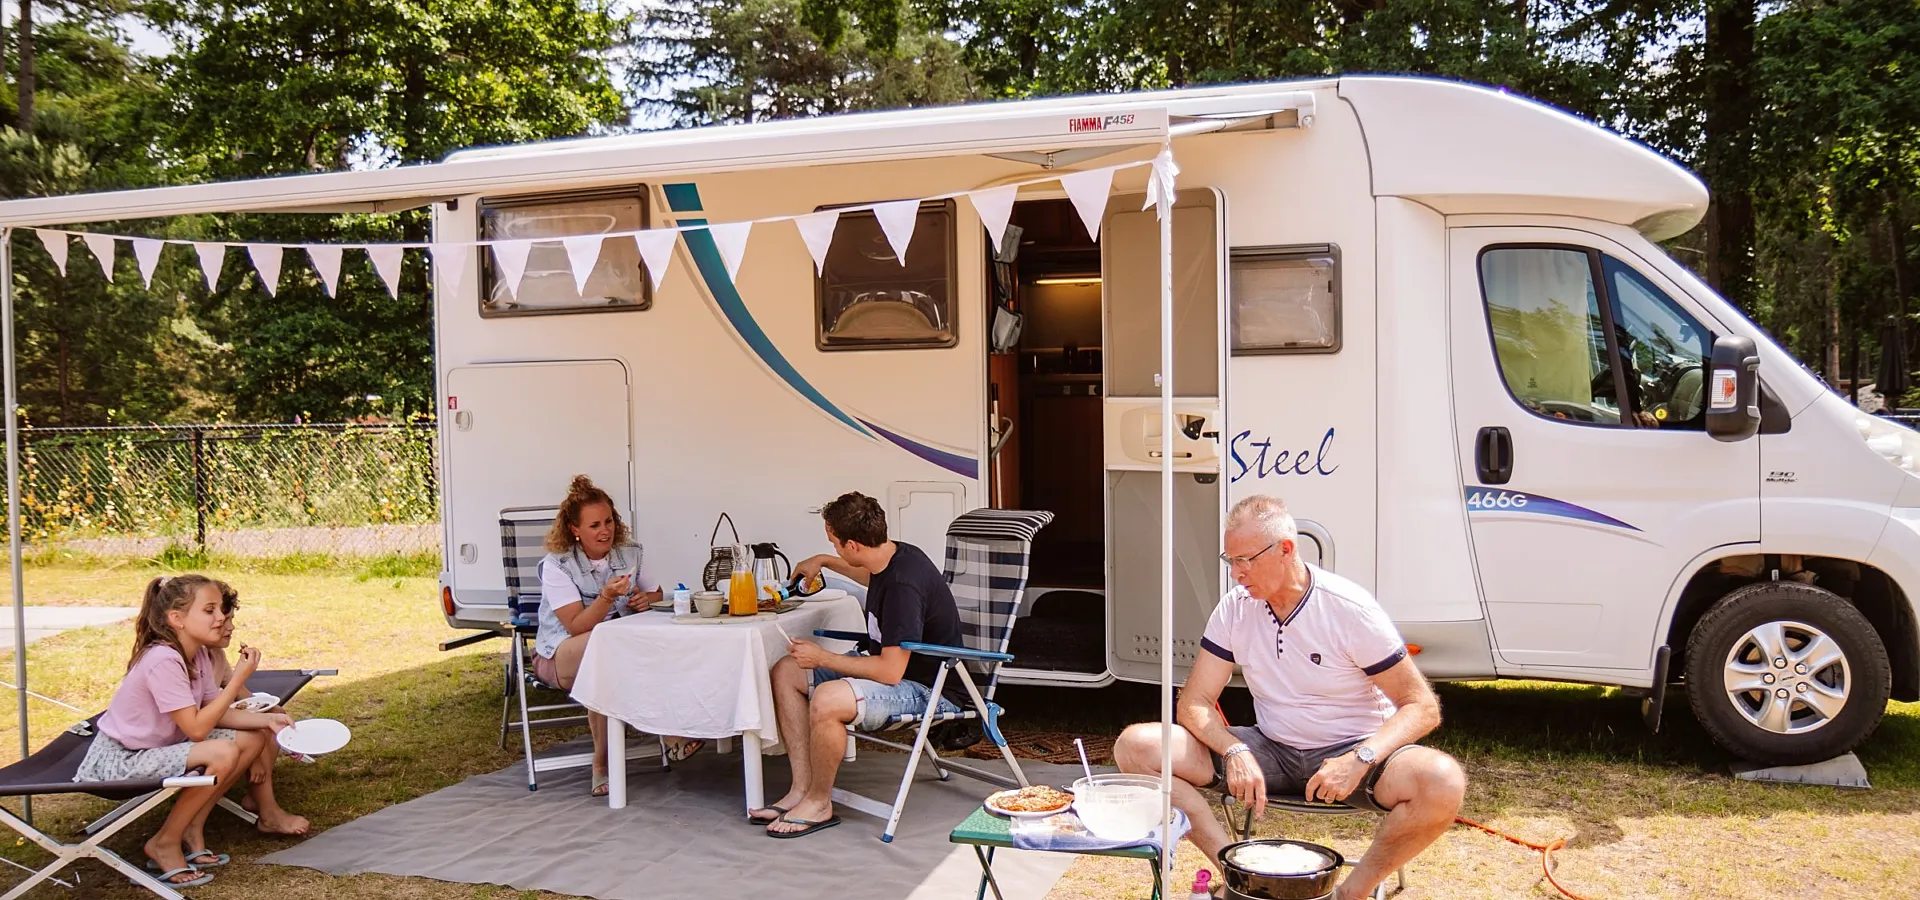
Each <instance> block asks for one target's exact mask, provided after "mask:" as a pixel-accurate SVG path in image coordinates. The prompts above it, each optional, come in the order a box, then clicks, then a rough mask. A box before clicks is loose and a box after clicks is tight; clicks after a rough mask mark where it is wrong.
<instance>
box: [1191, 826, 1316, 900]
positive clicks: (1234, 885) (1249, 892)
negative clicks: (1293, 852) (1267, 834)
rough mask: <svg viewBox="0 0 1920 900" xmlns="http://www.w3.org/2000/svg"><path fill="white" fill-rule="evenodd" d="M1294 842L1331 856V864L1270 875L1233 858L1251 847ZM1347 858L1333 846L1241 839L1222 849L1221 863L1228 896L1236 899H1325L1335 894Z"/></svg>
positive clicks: (1269, 839) (1304, 842)
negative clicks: (1234, 854) (1243, 866)
mask: <svg viewBox="0 0 1920 900" xmlns="http://www.w3.org/2000/svg"><path fill="white" fill-rule="evenodd" d="M1281 844H1292V845H1294V846H1296V847H1305V848H1306V849H1308V850H1312V851H1313V852H1315V853H1318V854H1320V855H1322V856H1324V857H1326V858H1327V864H1326V865H1325V866H1322V867H1320V868H1319V869H1316V870H1314V871H1312V872H1303V873H1301V874H1298V875H1268V874H1266V873H1263V872H1255V871H1252V870H1250V869H1243V868H1241V867H1240V866H1238V865H1236V864H1235V863H1234V861H1233V852H1234V850H1236V849H1238V848H1241V847H1251V846H1278V845H1281ZM1345 864H1346V859H1345V858H1344V857H1342V856H1341V855H1340V853H1339V851H1337V850H1334V849H1333V848H1332V847H1323V846H1321V845H1319V844H1313V843H1308V842H1306V841H1292V840H1282V839H1278V838H1266V839H1260V840H1252V841H1237V842H1235V843H1231V844H1228V845H1226V846H1225V847H1222V848H1220V866H1221V868H1222V869H1224V870H1225V875H1226V879H1227V896H1228V897H1230V898H1234V900H1321V898H1323V897H1329V896H1332V894H1333V886H1334V884H1335V883H1337V882H1338V881H1339V880H1340V879H1339V875H1340V867H1341V866H1343V865H1345Z"/></svg>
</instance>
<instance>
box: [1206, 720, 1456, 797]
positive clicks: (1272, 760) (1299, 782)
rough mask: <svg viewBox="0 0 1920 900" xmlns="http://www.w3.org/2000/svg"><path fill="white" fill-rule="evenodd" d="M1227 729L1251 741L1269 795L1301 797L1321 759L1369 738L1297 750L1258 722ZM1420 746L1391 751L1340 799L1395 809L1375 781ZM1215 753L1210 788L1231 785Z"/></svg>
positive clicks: (1216, 788)
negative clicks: (1377, 793) (1378, 793)
mask: <svg viewBox="0 0 1920 900" xmlns="http://www.w3.org/2000/svg"><path fill="white" fill-rule="evenodd" d="M1227 730H1228V731H1231V732H1233V736H1234V737H1236V738H1238V739H1240V741H1241V742H1242V743H1244V744H1246V745H1247V749H1248V750H1250V751H1252V752H1253V761H1254V762H1257V763H1259V764H1260V771H1261V772H1263V773H1265V774H1266V776H1267V796H1268V797H1269V798H1273V797H1295V798H1298V797H1300V796H1301V795H1302V794H1304V793H1305V792H1306V789H1307V782H1308V781H1309V780H1311V779H1312V778H1313V776H1314V773H1316V772H1318V771H1320V764H1321V763H1324V762H1326V761H1327V760H1329V759H1332V758H1334V757H1336V756H1339V755H1340V754H1342V753H1345V752H1347V751H1348V750H1352V749H1353V748H1355V747H1357V746H1359V745H1360V742H1361V741H1364V740H1366V738H1365V737H1357V738H1354V739H1353V740H1350V741H1343V742H1341V743H1338V744H1334V745H1332V746H1330V747H1320V748H1317V749H1313V750H1295V749H1294V748H1292V747H1289V746H1287V745H1285V744H1282V743H1280V742H1278V741H1275V740H1273V739H1272V738H1269V737H1267V736H1266V734H1264V733H1263V732H1261V731H1260V729H1259V727H1257V726H1254V725H1229V726H1227ZM1418 746H1420V745H1419V744H1408V745H1407V746H1405V747H1401V748H1400V749H1399V750H1395V751H1393V752H1392V753H1389V754H1387V758H1386V759H1382V760H1380V761H1379V762H1376V763H1375V764H1374V766H1373V768H1372V769H1371V770H1369V771H1368V772H1367V774H1366V776H1365V777H1364V778H1361V779H1360V786H1359V787H1357V788H1354V789H1353V793H1351V794H1348V795H1347V797H1346V799H1344V800H1342V801H1340V802H1341V803H1344V804H1346V805H1347V806H1351V807H1353V808H1354V809H1364V810H1368V811H1370V812H1378V813H1384V812H1391V811H1392V810H1389V809H1387V808H1386V807H1384V806H1381V805H1380V802H1379V801H1377V800H1375V799H1373V789H1374V785H1376V784H1377V783H1379V781H1380V773H1382V772H1385V771H1386V770H1387V763H1390V762H1392V761H1393V758H1394V757H1396V756H1399V755H1400V754H1401V752H1402V751H1405V750H1407V749H1408V748H1410V747H1418ZM1209 752H1211V751H1209ZM1212 756H1213V782H1212V783H1211V784H1209V785H1207V787H1206V790H1211V791H1225V790H1226V789H1227V764H1226V760H1224V759H1222V758H1221V757H1220V754H1218V753H1213V754H1212Z"/></svg>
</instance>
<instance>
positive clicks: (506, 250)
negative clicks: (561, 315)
mask: <svg viewBox="0 0 1920 900" xmlns="http://www.w3.org/2000/svg"><path fill="white" fill-rule="evenodd" d="M532 252H533V242H532V241H501V242H499V243H497V244H494V245H493V258H494V259H495V260H497V261H498V262H499V263H500V274H501V275H503V276H505V277H506V280H507V291H508V292H509V293H511V294H513V296H514V297H516V298H518V297H519V296H520V279H522V278H525V277H527V254H529V253H532Z"/></svg>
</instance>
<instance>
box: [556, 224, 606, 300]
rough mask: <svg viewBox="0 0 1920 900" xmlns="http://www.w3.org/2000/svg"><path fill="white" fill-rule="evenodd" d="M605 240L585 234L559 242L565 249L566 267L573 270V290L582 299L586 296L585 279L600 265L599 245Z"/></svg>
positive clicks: (598, 236) (595, 235)
mask: <svg viewBox="0 0 1920 900" xmlns="http://www.w3.org/2000/svg"><path fill="white" fill-rule="evenodd" d="M605 240H606V238H603V237H601V236H600V235H597V234H586V235H578V236H575V237H570V238H567V239H566V240H564V241H562V242H561V243H562V244H564V245H566V248H567V265H569V266H571V267H572V268H573V289H574V290H575V291H577V292H579V294H580V296H582V297H585V296H586V295H587V279H588V278H591V277H593V267H594V266H597V265H599V264H600V245H601V243H602V242H604V241H605Z"/></svg>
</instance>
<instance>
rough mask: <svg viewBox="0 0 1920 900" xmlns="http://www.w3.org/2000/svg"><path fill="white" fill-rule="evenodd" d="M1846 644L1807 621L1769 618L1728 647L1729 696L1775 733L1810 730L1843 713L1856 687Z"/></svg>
mask: <svg viewBox="0 0 1920 900" xmlns="http://www.w3.org/2000/svg"><path fill="white" fill-rule="evenodd" d="M1852 676H1853V673H1852V671H1851V670H1850V669H1849V668H1848V666H1847V655H1846V653H1844V652H1842V651H1841V649H1840V644H1839V643H1838V642H1837V641H1835V640H1834V639H1833V638H1831V637H1828V636H1827V633H1826V632H1824V631H1821V630H1820V629H1818V628H1815V627H1813V626H1812V625H1808V624H1806V623H1804V622H1767V623H1765V624H1763V625H1760V626H1759V627H1756V628H1754V629H1753V630H1751V631H1749V632H1747V633H1746V634H1744V635H1742V636H1741V637H1740V639H1739V640H1737V641H1734V642H1733V649H1732V650H1729V651H1728V652H1727V664H1726V681H1725V683H1726V689H1727V701H1728V702H1730V703H1732V704H1733V708H1734V709H1736V710H1738V711H1739V712H1740V715H1742V716H1744V717H1745V718H1746V720H1747V721H1749V722H1752V723H1753V724H1754V725H1756V726H1759V727H1760V728H1764V729H1766V730H1767V731H1771V732H1773V733H1774V734H1805V733H1806V732H1809V731H1813V730H1814V729H1817V728H1819V727H1821V726H1823V725H1825V724H1827V723H1828V722H1831V721H1833V720H1834V718H1835V717H1837V716H1839V715H1840V710H1841V709H1843V708H1845V707H1846V705H1847V694H1848V692H1849V691H1850V690H1851V689H1852V687H1853V677H1852Z"/></svg>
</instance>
